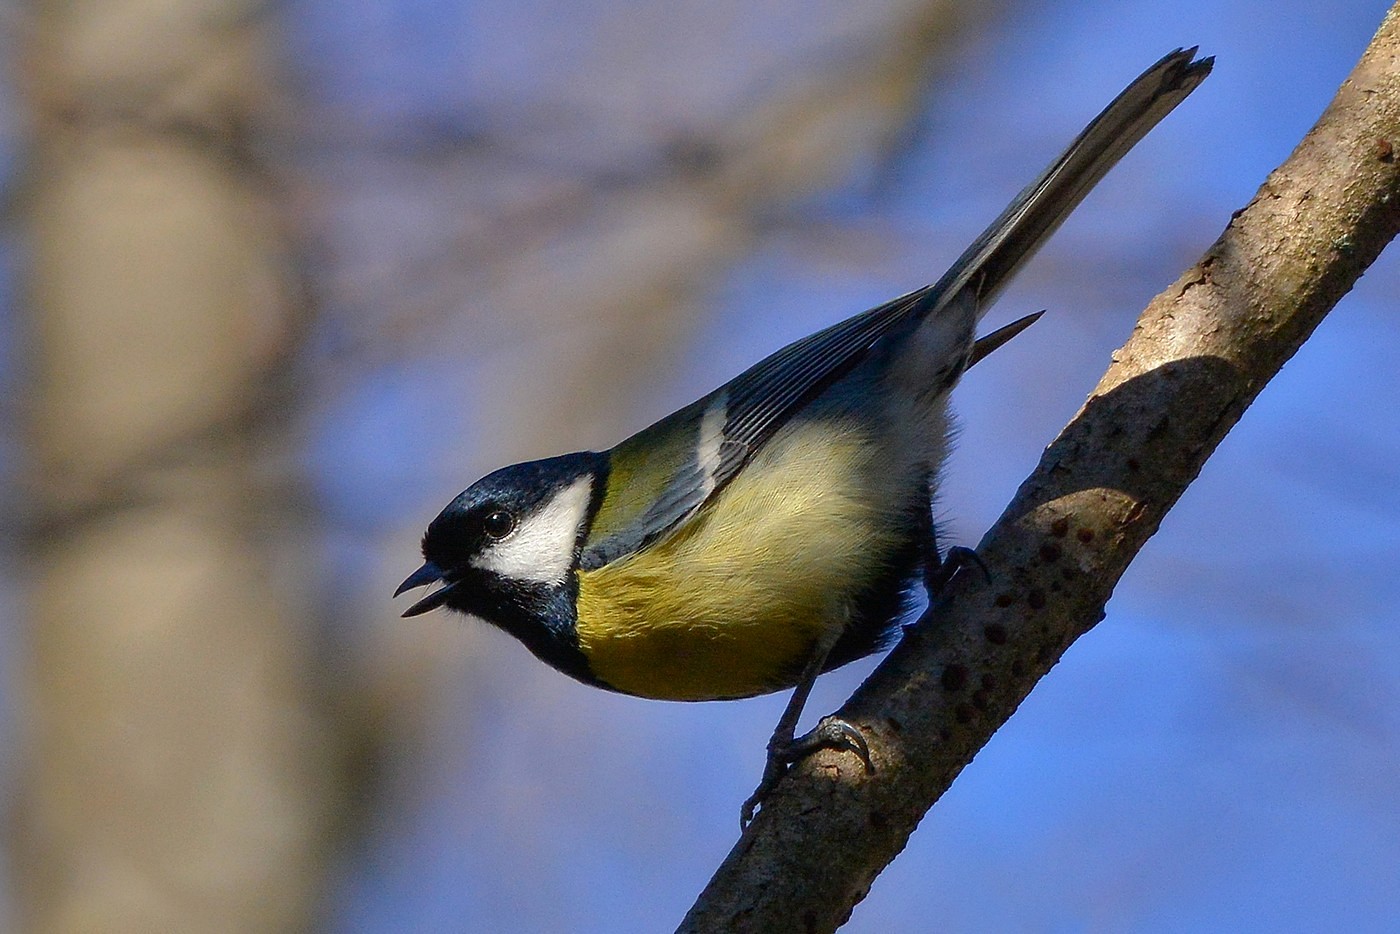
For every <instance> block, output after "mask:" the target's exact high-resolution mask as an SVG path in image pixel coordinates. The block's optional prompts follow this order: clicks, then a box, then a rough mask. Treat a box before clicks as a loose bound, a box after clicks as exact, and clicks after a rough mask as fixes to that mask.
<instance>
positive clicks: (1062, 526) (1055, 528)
mask: <svg viewBox="0 0 1400 934" xmlns="http://www.w3.org/2000/svg"><path fill="white" fill-rule="evenodd" d="M1050 534H1051V535H1053V536H1055V537H1056V538H1064V537H1065V536H1066V535H1068V534H1069V518H1068V517H1066V516H1060V518H1058V519H1056V520H1055V521H1054V522H1052V523H1050Z"/></svg>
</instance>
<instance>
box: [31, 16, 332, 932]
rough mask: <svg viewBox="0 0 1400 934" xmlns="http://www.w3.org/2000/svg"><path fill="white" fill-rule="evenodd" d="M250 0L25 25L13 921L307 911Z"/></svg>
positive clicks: (301, 766)
mask: <svg viewBox="0 0 1400 934" xmlns="http://www.w3.org/2000/svg"><path fill="white" fill-rule="evenodd" d="M263 9H264V8H263V6H261V5H258V4H252V3H246V4H245V3H229V4H223V5H217V4H216V5H210V4H208V3H205V2H180V0H176V2H161V3H152V2H149V0H130V2H121V3H110V4H70V3H58V2H49V3H42V4H38V5H36V7H35V9H34V12H33V16H32V20H31V21H30V22H29V24H28V28H27V31H26V33H27V34H26V39H27V49H26V55H25V58H26V62H25V64H26V66H27V73H26V75H25V77H26V79H27V85H26V90H27V91H28V92H29V104H30V108H31V120H32V126H33V132H34V143H33V146H32V151H31V152H30V153H29V154H28V155H29V161H28V164H27V166H26V168H27V173H26V175H25V177H24V179H23V187H22V190H21V191H20V192H19V194H18V198H17V201H16V205H17V208H16V212H15V213H16V216H17V218H18V220H19V222H20V223H22V224H23V226H24V228H25V231H24V232H25V234H26V236H27V239H28V256H27V259H28V260H29V263H28V268H27V270H26V283H25V285H26V292H27V294H26V296H25V298H26V301H25V303H24V306H23V312H24V315H25V320H24V328H25V334H24V337H25V338H26V341H25V345H24V348H23V349H24V351H25V352H26V355H27V356H26V362H27V365H28V366H27V368H28V370H29V371H30V373H31V374H32V384H31V386H30V387H29V395H30V399H29V403H28V405H27V406H26V414H27V415H28V419H27V422H28V424H27V438H26V441H27V442H28V446H29V449H28V455H29V463H30V467H31V477H30V480H31V486H30V491H29V492H30V494H31V495H30V496H29V497H28V498H27V500H28V503H29V508H30V510H31V513H32V514H31V516H30V517H29V518H30V522H29V524H28V529H29V532H30V534H29V538H28V542H27V544H28V546H29V554H28V555H27V557H28V558H29V563H30V565H31V573H30V575H29V582H30V584H31V590H30V604H29V608H30V620H29V626H28V628H27V630H26V639H25V642H24V653H23V662H22V664H23V676H22V687H23V690H22V694H21V697H20V703H21V705H22V706H23V708H24V714H25V718H24V721H23V722H24V726H25V727H26V735H24V736H23V739H24V741H25V748H24V754H23V756H22V757H21V759H20V764H19V767H18V770H17V771H18V776H17V784H18V786H19V789H18V791H19V794H18V800H17V803H16V804H15V806H14V810H13V814H12V816H13V818H14V820H13V823H12V828H11V829H12V831H13V835H14V842H13V852H14V854H15V859H14V862H13V865H14V870H15V873H16V877H17V884H16V886H15V891H16V893H17V894H18V896H19V899H18V900H19V902H20V905H19V909H20V913H21V915H22V917H23V919H24V921H25V922H26V923H25V928H26V929H27V930H34V931H74V930H107V931H140V930H171V931H175V930H178V931H201V930H249V931H252V930H293V929H299V928H303V927H305V926H306V925H307V924H308V923H309V920H310V919H311V918H312V917H313V916H314V914H315V912H316V909H317V907H318V901H319V899H320V897H321V887H322V883H323V879H324V866H325V864H326V863H327V861H328V859H329V857H330V852H331V849H332V840H333V837H334V832H335V830H336V826H337V822H336V817H337V807H338V803H339V801H340V800H341V793H340V790H339V788H338V786H337V782H338V776H337V770H336V763H337V759H338V752H339V751H338V749H337V747H336V744H337V737H336V734H335V732H334V731H333V730H330V729H328V728H327V726H328V724H327V721H326V719H325V718H324V716H323V711H322V710H321V708H320V698H319V697H318V696H317V693H316V691H315V690H314V685H315V681H314V679H313V678H312V677H311V672H312V666H311V658H310V652H309V645H310V640H309V638H308V637H307V632H306V631H305V629H304V628H303V626H302V625H301V624H300V623H299V622H298V620H299V619H300V618H301V617H302V615H303V614H301V613H299V612H298V607H297V606H296V601H295V600H294V599H293V597H292V594H293V592H294V591H293V589H292V588H291V587H290V586H289V585H290V584H291V582H292V580H293V579H294V574H295V571H296V570H297V569H298V568H297V564H296V562H295V561H292V560H289V554H293V553H296V552H293V551H292V550H291V549H292V547H293V546H297V548H298V549H299V550H300V551H301V552H304V550H305V549H304V544H305V542H304V534H305V533H304V530H301V529H299V523H298V522H297V521H296V517H297V516H302V515H304V514H305V511H304V510H298V509H296V508H293V506H292V503H293V501H294V497H293V494H292V493H291V491H290V490H289V489H288V488H287V484H286V483H285V477H280V478H278V480H279V481H281V482H277V481H269V478H268V475H269V474H270V473H272V471H271V470H269V454H271V453H275V452H277V451H279V450H280V449H281V448H283V447H284V446H285V445H286V443H287V437H286V433H285V424H284V422H283V415H284V413H285V412H286V411H287V409H288V408H289V406H288V399H289V394H290V391H291V389H290V380H289V377H288V367H287V364H288V361H289V360H290V359H292V358H293V356H294V355H295V354H296V352H297V351H298V349H299V348H298V344H299V338H300V336H301V334H302V331H303V328H304V325H305V320H306V316H307V312H306V309H305V307H304V305H303V303H302V301H301V300H302V299H303V298H304V296H303V295H302V293H301V288H300V284H299V282H298V281H297V279H296V276H295V275H294V274H292V273H291V271H290V265H291V264H289V263H288V262H287V253H288V250H289V243H290V238H289V237H288V236H287V231H286V229H285V227H284V223H283V218H282V217H281V216H280V213H279V207H280V205H279V201H280V198H279V193H278V191H277V190H276V186H275V185H274V184H273V177H272V175H271V173H269V172H267V171H266V170H265V169H264V167H263V165H262V164H261V162H260V161H259V160H258V159H257V158H256V157H255V156H254V155H253V153H252V148H251V145H250V142H249V141H250V139H251V135H252V128H253V127H254V126H255V125H256V124H257V122H258V120H259V114H260V108H261V107H262V106H263V105H264V103H265V101H266V97H267V95H268V93H269V87H270V81H269V75H270V70H269V69H268V68H267V54H266V47H265V44H266V41H267V35H266V33H265V31H264V30H263V29H262V28H261V27H262V26H263V25H264V24H263V23H261V22H260V21H259V20H260V14H261V13H262V12H263ZM298 531H301V532H302V533H303V539H302V540H297V541H291V540H289V538H294V537H295V535H296V533H297V532H298ZM289 533H290V534H289ZM288 571H290V572H292V573H286V572H288Z"/></svg>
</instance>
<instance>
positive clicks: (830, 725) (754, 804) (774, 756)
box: [739, 716, 875, 829]
mask: <svg viewBox="0 0 1400 934" xmlns="http://www.w3.org/2000/svg"><path fill="white" fill-rule="evenodd" d="M818 749H838V750H842V751H844V752H853V753H855V754H856V755H857V756H858V757H859V758H860V761H861V762H862V763H864V765H865V770H866V771H867V772H873V771H875V764H874V763H873V762H871V761H870V746H869V745H867V744H866V742H865V737H864V736H863V735H862V734H861V732H860V730H859V729H857V728H856V727H855V726H853V725H852V724H850V723H848V722H847V721H845V720H842V719H841V718H840V717H835V716H831V717H822V719H821V721H820V722H818V723H817V725H816V726H815V727H813V728H812V729H811V730H809V731H808V732H806V733H803V734H802V735H801V736H798V737H796V738H795V739H794V738H791V737H784V736H779V735H778V734H774V735H773V738H772V739H771V740H769V741H768V760H767V761H766V762H765V763H764V765H763V778H762V779H761V780H760V781H759V783H758V787H757V788H756V789H754V793H753V794H751V795H749V799H748V800H747V801H745V802H744V806H743V808H742V809H741V810H740V813H739V827H740V829H743V828H745V827H747V826H748V825H749V822H750V821H751V820H753V816H754V813H755V812H756V811H757V810H758V808H759V805H761V804H762V803H763V799H764V798H766V797H768V795H769V793H770V792H772V790H773V789H774V788H775V787H777V784H778V782H779V781H780V780H781V779H782V777H783V776H784V775H786V774H787V771H788V768H789V767H790V766H791V765H792V764H793V763H794V762H799V761H801V760H802V759H805V758H806V757H807V756H810V755H811V754H812V753H814V752H816V751H817V750H818Z"/></svg>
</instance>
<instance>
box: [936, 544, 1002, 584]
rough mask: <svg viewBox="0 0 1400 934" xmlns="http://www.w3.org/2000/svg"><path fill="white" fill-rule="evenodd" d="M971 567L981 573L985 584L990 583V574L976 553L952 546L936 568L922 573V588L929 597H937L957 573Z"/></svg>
mask: <svg viewBox="0 0 1400 934" xmlns="http://www.w3.org/2000/svg"><path fill="white" fill-rule="evenodd" d="M973 567H975V568H977V569H978V570H980V571H981V572H982V576H983V577H985V578H986V579H987V583H989V584H990V583H991V582H992V572H991V571H989V570H987V564H986V562H985V561H983V560H982V558H981V556H980V555H978V554H977V552H975V551H973V550H972V549H971V548H964V547H963V546H962V545H954V546H953V547H952V548H949V549H948V553H947V554H946V555H944V556H943V559H942V560H941V561H939V562H938V564H937V565H936V566H934V567H931V568H928V569H926V570H925V572H924V586H925V587H926V588H927V589H928V593H929V596H930V597H936V596H938V594H940V593H942V592H943V588H944V587H947V586H948V584H949V583H951V582H952V580H953V578H954V577H956V576H957V575H958V572H959V571H962V570H965V569H967V568H973Z"/></svg>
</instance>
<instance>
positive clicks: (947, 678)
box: [942, 665, 967, 691]
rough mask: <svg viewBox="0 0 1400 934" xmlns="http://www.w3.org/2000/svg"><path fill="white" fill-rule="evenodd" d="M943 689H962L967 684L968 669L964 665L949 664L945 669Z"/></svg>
mask: <svg viewBox="0 0 1400 934" xmlns="http://www.w3.org/2000/svg"><path fill="white" fill-rule="evenodd" d="M942 681H943V690H945V691H961V690H962V689H963V688H964V687H966V686H967V669H966V668H964V667H963V666H962V665H949V666H947V667H946V668H944V669H943V678H942Z"/></svg>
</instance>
